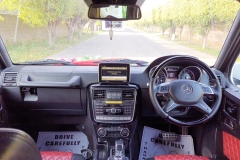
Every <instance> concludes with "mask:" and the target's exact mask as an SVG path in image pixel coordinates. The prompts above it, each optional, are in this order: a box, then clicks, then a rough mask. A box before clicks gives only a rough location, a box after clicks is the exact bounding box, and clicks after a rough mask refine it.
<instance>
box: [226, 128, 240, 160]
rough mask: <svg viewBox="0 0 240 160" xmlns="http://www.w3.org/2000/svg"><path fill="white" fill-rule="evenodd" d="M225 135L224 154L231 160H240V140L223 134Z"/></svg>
mask: <svg viewBox="0 0 240 160" xmlns="http://www.w3.org/2000/svg"><path fill="white" fill-rule="evenodd" d="M222 134H223V153H224V154H225V156H227V158H228V159H229V160H235V159H239V157H240V140H239V139H237V138H236V137H233V136H232V135H230V134H228V133H226V132H222Z"/></svg>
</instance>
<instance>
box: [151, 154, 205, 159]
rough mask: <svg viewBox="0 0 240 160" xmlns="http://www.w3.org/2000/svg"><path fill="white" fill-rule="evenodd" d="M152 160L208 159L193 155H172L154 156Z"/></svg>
mask: <svg viewBox="0 0 240 160" xmlns="http://www.w3.org/2000/svg"><path fill="white" fill-rule="evenodd" d="M154 160H209V158H207V157H202V156H195V155H194V156H193V155H182V154H174V155H173V154H172V155H162V156H155V157H154Z"/></svg>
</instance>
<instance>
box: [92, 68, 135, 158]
mask: <svg viewBox="0 0 240 160" xmlns="http://www.w3.org/2000/svg"><path fill="white" fill-rule="evenodd" d="M129 80H130V66H129V64H116V63H104V64H99V83H98V84H94V85H91V86H90V88H89V93H90V94H89V98H90V99H89V104H90V105H89V106H90V115H91V118H92V121H93V124H94V129H95V132H96V135H97V142H98V145H99V146H100V147H99V148H98V150H99V151H98V152H99V154H98V157H97V159H99V160H101V159H104V160H106V159H109V160H115V159H118V160H123V159H124V160H125V159H126V160H127V159H129V157H130V150H129V141H130V139H131V136H133V134H132V132H133V131H134V130H135V128H134V127H135V126H136V125H135V123H134V121H135V119H136V115H135V113H136V111H137V104H138V103H137V96H138V87H137V86H136V85H133V84H130V83H129Z"/></svg>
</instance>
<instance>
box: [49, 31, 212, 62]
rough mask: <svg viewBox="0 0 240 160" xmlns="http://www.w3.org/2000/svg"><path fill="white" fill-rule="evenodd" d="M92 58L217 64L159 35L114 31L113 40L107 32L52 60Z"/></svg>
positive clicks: (60, 53)
mask: <svg viewBox="0 0 240 160" xmlns="http://www.w3.org/2000/svg"><path fill="white" fill-rule="evenodd" d="M84 55H88V56H91V57H95V56H101V57H104V58H109V57H120V58H132V59H142V60H146V61H152V60H154V59H156V58H157V57H161V56H165V55H192V56H196V57H198V58H199V59H201V60H203V61H204V62H207V63H209V64H213V62H214V61H215V58H214V57H212V56H210V55H207V54H205V53H202V52H199V51H196V50H194V49H191V48H188V47H185V46H182V45H179V44H176V43H174V42H171V41H167V40H164V39H160V38H158V37H157V36H156V35H153V34H148V33H144V32H141V31H136V30H132V29H125V30H124V31H119V32H118V31H114V33H113V40H110V38H109V33H108V32H104V33H102V34H100V35H97V36H95V37H93V38H90V39H88V40H86V41H84V42H82V43H79V44H77V45H74V46H72V47H70V48H68V49H66V50H63V51H61V52H59V53H57V54H55V55H52V56H50V57H49V58H66V57H71V58H78V57H83V56H84Z"/></svg>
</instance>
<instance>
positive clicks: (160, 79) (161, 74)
mask: <svg viewBox="0 0 240 160" xmlns="http://www.w3.org/2000/svg"><path fill="white" fill-rule="evenodd" d="M157 67H158V66H154V67H153V68H152V69H151V70H150V71H149V78H150V77H151V76H152V74H153V72H154V71H155V70H156V68H157ZM165 81H166V74H165V73H164V71H161V72H159V74H158V75H157V79H156V82H155V83H156V84H161V83H163V82H165Z"/></svg>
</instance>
